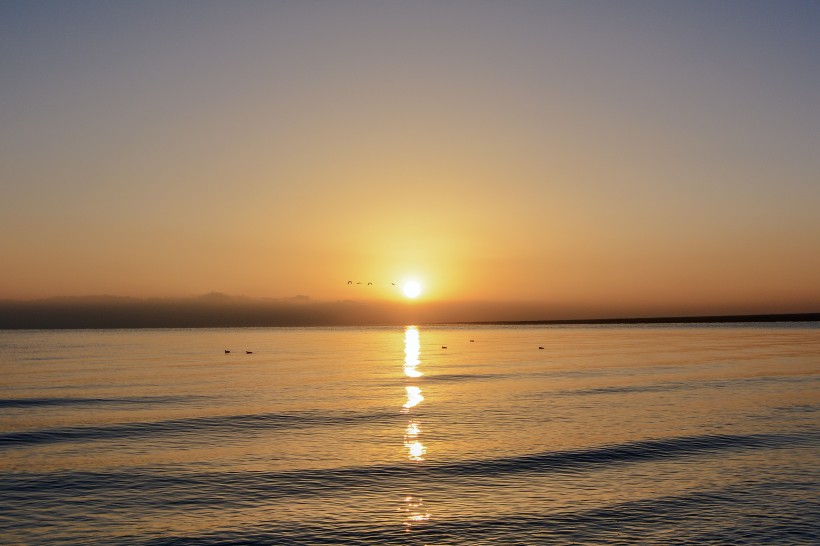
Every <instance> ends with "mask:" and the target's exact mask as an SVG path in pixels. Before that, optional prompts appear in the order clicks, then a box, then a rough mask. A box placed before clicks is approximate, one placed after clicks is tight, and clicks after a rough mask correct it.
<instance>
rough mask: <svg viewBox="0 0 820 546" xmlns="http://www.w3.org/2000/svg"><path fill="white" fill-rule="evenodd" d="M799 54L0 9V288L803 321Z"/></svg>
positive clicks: (693, 20)
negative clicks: (414, 284)
mask: <svg viewBox="0 0 820 546" xmlns="http://www.w3.org/2000/svg"><path fill="white" fill-rule="evenodd" d="M818 36H820V6H818V4H817V3H816V2H811V1H804V2H803V1H795V2H789V3H786V4H780V3H776V2H749V1H743V2H740V1H737V2H735V1H729V2H719V3H715V2H698V1H695V2H686V3H674V4H669V3H663V2H661V3H653V2H629V1H624V2H592V1H588V2H523V1H520V2H494V3H493V2H473V1H444V2H425V1H421V2H376V1H339V2H263V3H257V2H230V3H225V2H192V3H184V2H168V3H165V2H162V3H160V2H157V3H152V2H147V3H124V4H123V3H110V2H75V3H64V2H53V3H52V2H37V3H34V4H31V3H27V2H6V3H3V4H2V5H0V81H1V82H2V84H0V85H1V86H2V92H0V120H2V122H1V123H0V188H2V189H1V190H0V191H1V192H2V193H1V194H0V196H1V197H2V198H1V199H0V248H1V249H2V258H0V260H2V261H1V262H0V263H1V264H2V266H0V299H29V298H42V297H51V296H66V295H92V294H112V295H120V296H136V297H171V296H174V297H176V296H194V295H199V294H204V293H208V292H211V291H218V292H223V293H227V294H237V295H246V296H250V297H273V298H280V297H281V298H285V297H291V296H294V295H298V294H301V295H307V296H309V297H310V298H311V299H312V300H319V301H335V300H344V299H353V300H382V299H388V300H398V299H401V298H402V296H401V292H400V290H399V289H398V288H397V287H394V286H393V285H392V284H391V283H393V282H395V283H397V286H401V283H403V282H404V281H405V280H407V279H410V278H415V279H417V280H418V281H419V282H420V283H421V284H422V285H423V287H424V292H423V294H422V296H421V297H420V301H421V300H424V301H428V302H447V301H459V302H479V301H480V302H488V301H494V302H537V303H539V304H543V309H544V310H545V317H544V318H557V317H555V316H554V315H555V314H558V313H559V312H560V313H566V314H573V309H575V312H574V313H575V314H578V313H579V312H581V311H578V310H583V313H584V314H586V315H591V316H595V314H596V313H599V314H607V315H609V316H612V315H617V314H625V315H629V314H640V313H650V312H652V313H654V312H662V313H675V312H680V313H690V312H691V313H708V312H713V311H714V312H720V313H732V312H741V311H742V312H761V313H766V312H789V311H817V310H818V309H820V154H818V150H820V42H818ZM348 280H353V281H354V282H358V281H362V282H364V283H366V282H373V283H374V284H373V286H372V287H368V286H367V285H366V284H365V285H355V284H354V285H348V284H347V281H348ZM550 313H552V315H553V316H550Z"/></svg>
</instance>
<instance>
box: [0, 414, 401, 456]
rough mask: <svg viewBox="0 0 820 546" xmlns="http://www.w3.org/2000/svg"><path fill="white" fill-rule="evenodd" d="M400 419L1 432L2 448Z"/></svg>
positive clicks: (324, 417)
mask: <svg viewBox="0 0 820 546" xmlns="http://www.w3.org/2000/svg"><path fill="white" fill-rule="evenodd" d="M388 418H389V419H397V418H398V416H397V415H396V414H395V412H384V413H352V412H351V413H335V414H326V413H319V412H305V413H298V414H281V413H256V414H249V415H220V416H209V417H188V418H181V419H168V420H163V421H151V422H139V423H114V424H106V425H98V426H70V427H58V428H49V429H38V430H25V431H17V432H8V433H5V434H0V450H3V449H11V448H19V447H24V446H28V445H32V444H49V443H57V442H82V441H96V440H110V439H121V438H137V437H139V438H144V437H149V438H151V437H154V436H157V435H162V436H169V435H185V436H186V440H190V438H191V436H192V435H199V434H202V435H203V436H202V438H208V435H213V434H215V433H219V432H224V433H225V434H227V435H230V436H234V435H235V434H236V433H237V432H249V431H264V430H273V429H288V428H289V429H296V428H308V427H315V426H339V425H350V424H357V423H363V422H372V421H377V420H383V419H388Z"/></svg>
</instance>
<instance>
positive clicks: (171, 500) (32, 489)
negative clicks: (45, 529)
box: [0, 432, 820, 546]
mask: <svg viewBox="0 0 820 546" xmlns="http://www.w3.org/2000/svg"><path fill="white" fill-rule="evenodd" d="M818 440H820V432H814V433H803V434H751V435H704V436H687V437H678V438H668V439H663V440H646V441H639V442H627V443H622V444H616V445H607V446H600V447H596V448H590V449H580V450H567V451H551V452H543V453H535V454H530V455H524V456H518V457H499V458H494V459H483V460H475V461H463V462H455V463H450V464H430V465H404V466H401V465H382V466H373V467H352V468H333V469H317V470H299V471H292V472H260V471H234V472H199V473H196V472H179V471H174V470H173V469H171V468H168V469H166V470H165V471H158V470H154V471H148V470H140V469H134V470H132V471H128V472H125V471H123V472H96V473H95V472H55V473H47V474H32V473H15V474H11V475H6V476H2V477H0V489H2V490H3V491H4V495H3V496H2V498H0V527H5V528H6V529H7V530H10V531H15V530H24V529H23V527H24V526H25V523H24V518H21V517H18V514H17V513H18V512H20V514H19V515H22V513H23V512H22V511H24V510H25V508H21V507H26V506H32V505H37V504H38V503H45V504H48V505H49V506H52V507H55V509H56V510H57V511H58V512H60V511H64V510H65V511H71V510H72V509H74V508H72V507H75V508H76V506H75V505H76V503H77V502H81V503H82V509H83V511H85V512H90V513H101V514H105V513H107V512H108V511H110V510H111V509H112V507H116V508H115V510H120V511H126V512H128V511H131V510H143V511H144V510H149V511H152V512H157V513H163V512H165V511H177V512H179V513H185V514H186V517H206V516H208V514H213V513H214V510H219V511H224V510H243V509H253V508H254V507H258V506H264V505H267V504H270V503H272V502H276V503H281V502H296V499H298V498H304V499H305V500H306V499H307V498H309V497H313V498H322V497H325V498H338V497H349V496H355V495H372V494H373V493H374V492H379V491H381V492H384V493H386V494H389V493H390V492H393V491H402V490H412V489H413V488H420V487H429V486H430V484H433V483H439V485H445V484H447V483H449V484H452V486H455V487H458V486H460V485H459V484H466V483H469V484H470V486H469V487H470V488H471V489H474V488H476V487H481V486H482V485H486V486H487V487H496V486H497V485H498V484H504V483H506V484H509V483H510V482H509V478H510V475H511V474H521V475H527V474H539V473H562V472H563V473H567V472H574V473H577V472H585V471H587V470H593V469H595V468H609V467H612V466H613V465H624V464H635V463H644V462H651V461H653V460H665V459H675V458H685V457H695V456H699V455H707V456H708V455H720V454H727V453H734V452H739V451H748V450H766V449H776V448H785V447H795V446H796V445H799V444H807V443H811V442H814V443H817V442H818ZM465 478H469V479H468V480H467V481H465ZM809 481H812V480H810V479H808V480H803V481H801V482H799V483H797V482H791V483H779V482H777V483H774V482H766V481H755V479H754V478H753V477H750V478H749V480H747V481H746V482H745V483H740V484H734V485H729V486H724V487H723V488H718V489H715V490H697V491H690V492H683V493H680V494H677V495H670V496H660V497H658V496H654V497H651V498H645V499H638V500H632V501H623V502H620V503H617V502H616V503H612V504H608V505H603V506H598V507H590V506H588V505H586V506H583V505H579V506H573V505H572V504H571V503H568V504H566V505H564V506H563V507H561V508H558V509H557V510H556V511H550V512H543V511H542V512H536V513H530V512H527V511H526V509H521V510H519V511H517V512H515V513H513V514H506V515H505V516H503V517H500V516H492V515H487V516H485V517H477V516H461V517H453V518H448V519H438V520H431V521H424V522H423V524H421V525H418V526H416V527H414V528H413V533H412V535H408V534H405V532H406V531H405V529H403V528H402V527H401V525H397V524H396V523H395V522H393V523H391V524H388V523H385V522H384V521H375V520H374V521H359V520H339V519H335V518H334V519H332V520H327V521H323V520H321V519H319V520H316V521H310V522H302V521H293V520H287V519H278V518H271V519H268V520H264V521H261V522H256V523H254V524H251V525H242V526H228V527H223V528H220V529H217V530H213V531H210V532H208V531H205V532H199V533H197V534H196V535H195V536H189V535H186V536H184V537H183V536H173V535H171V536H169V535H163V534H162V533H160V534H159V535H156V534H154V535H152V534H151V533H150V532H146V534H143V535H140V536H133V535H132V536H130V537H127V540H125V539H123V540H122V541H121V542H117V540H115V539H113V537H112V540H108V541H107V542H108V543H111V544H115V543H122V544H125V543H128V544H151V545H154V546H160V545H166V546H167V545H175V544H200V545H206V544H208V545H210V544H260V543H262V544H351V545H355V544H397V543H408V544H409V543H410V542H407V540H408V539H410V538H412V539H413V541H414V543H417V544H423V543H428V544H431V543H437V544H466V543H474V544H479V543H480V544H503V543H510V542H507V540H508V539H509V538H510V537H511V536H514V537H516V540H517V542H515V543H527V544H566V543H572V542H585V541H590V540H592V541H603V543H606V544H634V543H635V542H641V541H643V542H646V541H648V542H650V543H663V544H692V543H708V544H735V543H749V542H748V541H749V540H751V541H752V543H758V544H763V543H780V544H816V543H817V540H818V538H820V528H818V526H817V522H816V521H815V517H814V516H813V514H816V508H817V507H818V506H817V502H816V495H815V493H814V491H816V489H815V488H816V486H817V483H816V480H813V481H814V482H815V483H809ZM289 499H290V500H289ZM769 504H770V505H771V507H772V508H771V510H774V509H775V508H777V509H778V510H779V512H778V513H777V514H774V515H772V514H768V513H767V510H768V509H767V508H766V507H767V506H768V505H769ZM196 514H199V515H200V516H196ZM58 517H59V515H58ZM208 517H209V516H208ZM670 518H672V519H674V520H675V525H674V527H670V526H669V523H668V522H669V520H670ZM670 529H674V533H675V534H674V535H672V534H669V533H670ZM77 532H79V531H77Z"/></svg>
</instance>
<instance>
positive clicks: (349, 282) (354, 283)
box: [347, 281, 396, 286]
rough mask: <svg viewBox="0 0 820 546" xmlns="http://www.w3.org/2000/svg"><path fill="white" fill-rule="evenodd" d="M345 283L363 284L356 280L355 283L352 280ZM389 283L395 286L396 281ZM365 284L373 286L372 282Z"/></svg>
mask: <svg viewBox="0 0 820 546" xmlns="http://www.w3.org/2000/svg"><path fill="white" fill-rule="evenodd" d="M347 284H365V283H364V282H362V281H358V282H355V283H354V282H353V281H347ZM390 284H391V286H396V283H394V282H391V283H390ZM367 286H373V283H372V282H368V283H367Z"/></svg>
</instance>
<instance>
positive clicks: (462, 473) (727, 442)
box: [0, 432, 820, 507]
mask: <svg viewBox="0 0 820 546" xmlns="http://www.w3.org/2000/svg"><path fill="white" fill-rule="evenodd" d="M811 442H815V443H817V442H820V432H812V433H793V434H749V435H703V436H684V437H678V438H668V439H663V440H645V441H638V442H627V443H622V444H613V445H606V446H600V447H594V448H589V449H578V450H566V451H547V452H542V453H534V454H529V455H522V456H516V457H498V458H493V459H479V460H466V461H459V462H452V463H438V464H425V465H410V466H408V465H374V466H367V467H347V468H329V469H312V470H296V471H287V472H263V471H242V472H240V471H236V472H208V473H196V472H173V471H168V472H157V471H148V470H141V469H131V470H129V471H127V472H60V473H48V474H35V473H25V472H20V473H15V474H14V475H8V476H3V477H0V486H1V487H0V489H2V490H3V491H5V492H6V498H5V500H3V501H0V507H2V506H3V505H4V504H6V503H9V502H13V500H12V499H14V498H15V496H16V494H19V495H23V496H26V495H29V494H49V495H59V494H61V493H69V494H71V495H76V494H91V493H97V492H100V491H108V492H109V493H111V494H114V495H119V494H123V493H122V492H127V494H128V495H129V496H132V495H135V494H137V492H139V494H140V495H148V496H149V497H150V498H151V502H152V503H157V502H163V501H162V500H161V499H163V498H168V499H170V500H169V501H168V502H172V503H173V504H174V505H180V504H210V503H214V502H218V503H220V504H232V503H235V504H239V505H245V504H248V503H256V502H262V501H264V500H265V499H266V498H267V497H269V496H270V495H272V494H275V495H276V496H278V497H282V496H314V495H324V494H328V492H331V491H333V490H338V489H348V490H351V489H362V488H371V487H374V486H375V487H379V486H380V484H383V483H384V482H385V480H389V481H390V483H391V484H392V485H393V486H399V485H406V486H415V485H417V484H418V483H431V482H430V480H437V481H446V480H455V481H461V480H463V479H464V478H466V477H469V478H477V479H482V478H486V479H495V478H499V477H504V478H507V477H509V475H510V474H516V473H518V474H525V473H544V472H548V473H558V472H581V471H584V470H585V469H588V468H595V467H609V466H612V465H618V464H630V463H640V462H647V461H653V460H663V459H674V458H683V457H691V456H696V455H705V454H717V453H722V452H736V451H743V450H754V449H773V448H781V447H789V448H792V447H795V446H797V445H800V444H806V443H811ZM213 494H217V496H218V498H216V497H212V495H213ZM101 498H102V497H101ZM21 500H22V499H21Z"/></svg>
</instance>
